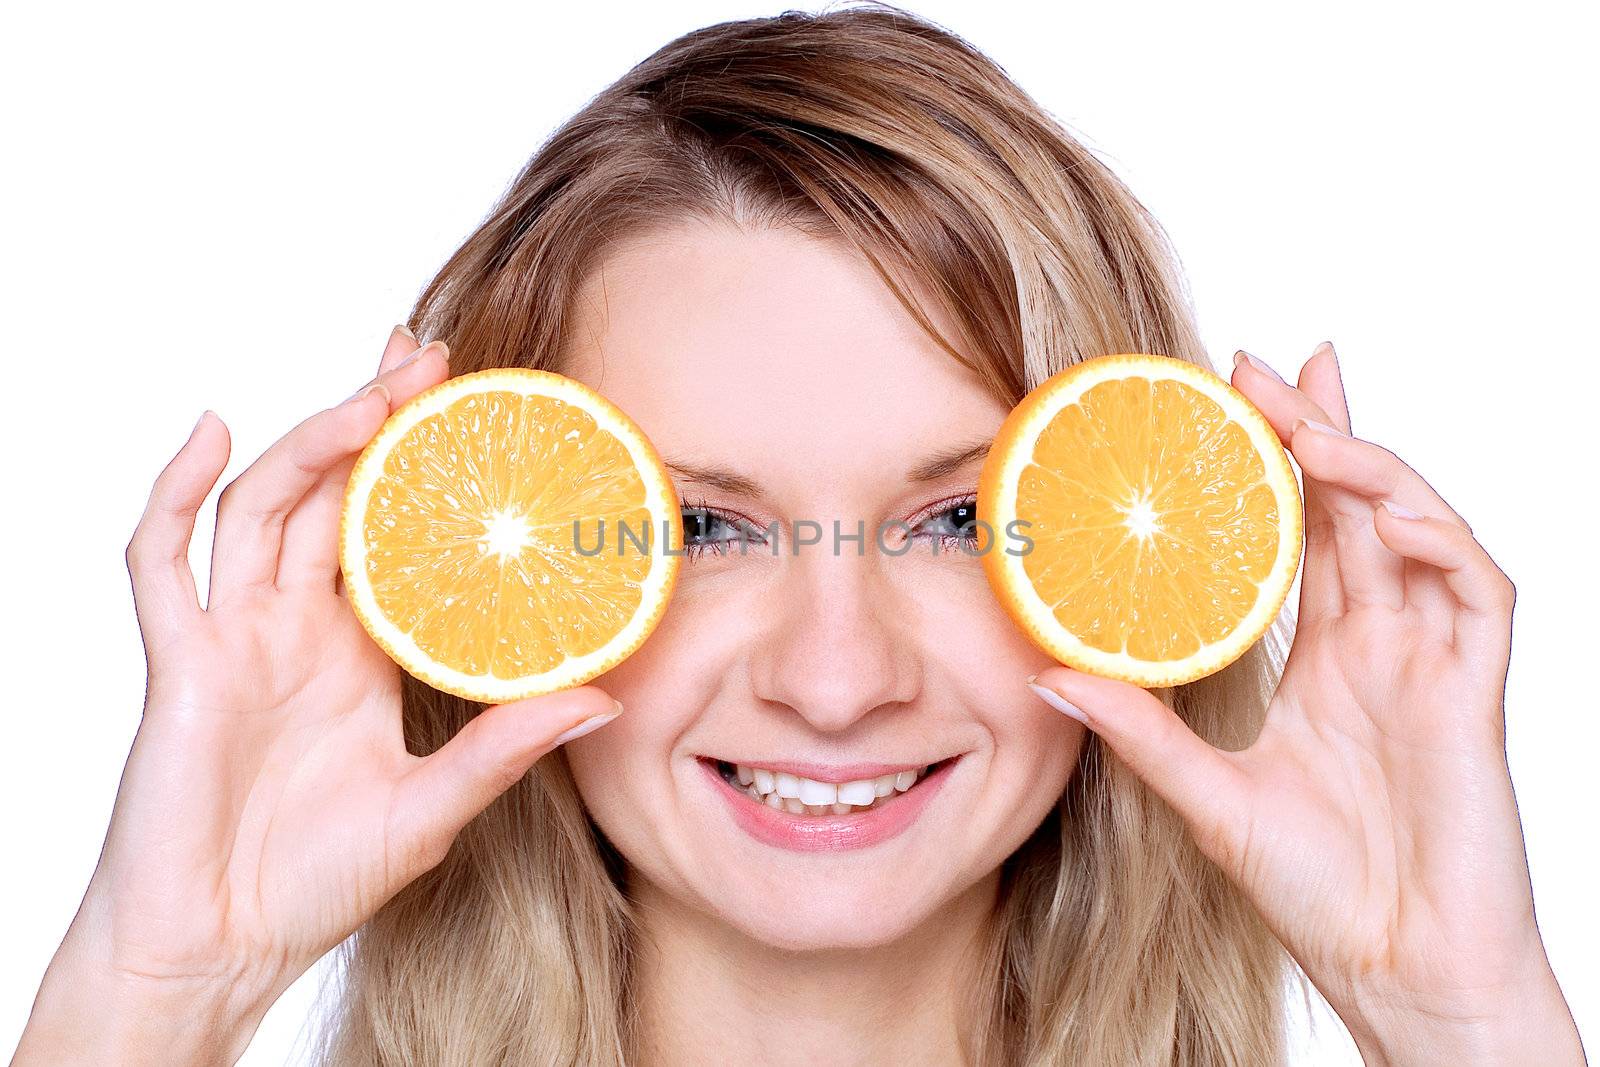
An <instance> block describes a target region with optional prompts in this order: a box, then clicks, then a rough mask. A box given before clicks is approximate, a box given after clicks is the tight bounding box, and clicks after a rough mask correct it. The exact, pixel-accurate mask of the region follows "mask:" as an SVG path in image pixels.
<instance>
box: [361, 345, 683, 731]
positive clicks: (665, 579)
mask: <svg viewBox="0 0 1600 1067" xmlns="http://www.w3.org/2000/svg"><path fill="white" fill-rule="evenodd" d="M575 523H576V524H577V525H576V527H575V525H574V524H575ZM339 542H340V545H339V552H340V568H341V570H342V572H343V575H344V581H345V589H346V592H347V595H348V597H349V601H350V605H351V607H352V609H353V610H354V611H355V614H356V616H357V617H358V618H359V619H360V620H361V623H362V625H363V626H364V627H365V628H366V630H367V632H368V633H369V634H371V635H372V638H373V640H375V641H376V642H377V643H378V645H379V646H381V647H382V648H383V649H384V651H385V652H387V653H388V654H389V656H390V657H391V658H393V659H394V660H395V661H396V662H397V663H399V664H400V665H401V666H402V667H403V668H405V670H407V671H409V672H410V673H411V674H412V675H414V676H416V677H417V678H420V679H421V680H422V681H424V682H427V683H428V684H429V685H431V686H433V687H434V688H436V689H441V690H443V691H445V692H448V693H454V694H456V695H458V696H462V697H465V698H467V699H470V700H477V701H482V702H484V703H503V702H506V701H511V700H518V699H521V698H523V697H528V696H533V695H536V694H539V693H547V692H552V691H554V690H557V689H565V688H568V687H571V686H576V685H581V684H583V683H584V682H587V681H589V680H590V679H592V678H594V677H596V676H598V675H600V674H602V673H604V672H605V671H608V670H610V669H611V668H612V667H614V666H616V665H617V664H618V663H620V662H622V660H623V659H625V658H626V657H627V656H628V655H630V654H631V653H632V652H633V651H634V650H636V649H637V648H638V647H639V646H640V645H641V644H643V643H644V640H645V638H646V637H648V636H649V635H650V632H651V631H652V630H653V629H654V628H655V626H656V624H657V622H659V621H660V619H661V616H662V613H663V612H664V611H665V608H666V604H667V600H668V599H669V597H670V596H671V593H672V589H673V586H674V584H675V582H676V580H677V575H678V566H679V562H680V558H681V557H680V555H678V554H677V551H678V550H681V547H682V543H683V527H682V516H681V513H680V510H679V505H678V497H677V492H676V490H675V489H674V488H673V485H672V480H671V478H670V476H669V475H668V473H667V470H666V467H665V466H664V465H663V463H662V462H661V459H660V457H658V456H657V454H656V452H655V450H654V448H653V447H652V446H651V445H650V443H649V442H648V441H647V440H646V439H645V437H644V434H643V433H641V432H640V430H639V428H638V427H637V426H636V425H635V424H634V423H633V421H632V420H631V419H629V418H628V416H627V415H625V414H623V412H622V411H620V410H619V409H618V408H617V407H616V406H615V405H613V404H612V403H611V402H610V401H608V400H606V399H605V398H604V397H603V396H601V395H600V394H599V393H597V392H595V391H594V390H592V389H590V388H588V387H587V386H585V385H583V384H581V383H579V382H577V381H575V380H573V379H571V378H567V377H564V376H562V375H559V374H554V373H551V372H548V371H536V370H524V369H514V368H502V369H492V370H485V371H478V372H475V373H470V374H463V375H459V376H457V377H455V378H451V379H448V380H446V381H444V382H442V383H440V384H439V385H436V386H434V387H433V388H431V389H428V390H427V391H425V392H423V393H421V394H419V395H418V396H415V397H413V398H412V399H411V400H410V401H408V402H407V403H405V404H404V405H402V406H401V407H400V408H399V409H398V410H397V411H395V412H394V413H393V414H392V415H390V416H389V419H388V420H387V421H386V422H385V423H384V424H383V426H382V427H381V428H380V429H379V431H378V433H377V435H376V436H375V437H374V438H373V440H372V441H371V442H370V443H369V444H368V445H367V447H366V449H365V450H364V451H363V452H362V453H361V455H360V457H359V458H358V459H357V461H356V465H355V468H354V470H353V471H352V472H351V475H350V480H349V482H348V483H347V486H346V489H345V498H344V506H343V511H342V514H341V517H340V532H339ZM668 546H670V548H671V549H672V550H673V551H668V550H667V548H668Z"/></svg>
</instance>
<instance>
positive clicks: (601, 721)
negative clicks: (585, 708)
mask: <svg viewBox="0 0 1600 1067" xmlns="http://www.w3.org/2000/svg"><path fill="white" fill-rule="evenodd" d="M616 705H617V710H616V711H609V712H606V713H605V714H604V715H594V716H591V717H590V718H587V719H585V720H583V721H582V722H580V723H579V724H578V725H576V726H574V727H573V728H572V729H570V730H568V731H567V732H566V733H564V734H562V735H561V736H560V737H558V738H556V739H555V744H557V745H564V744H566V743H567V742H568V741H573V740H576V739H577V738H580V737H582V736H583V735H584V734H587V733H593V732H594V731H595V730H598V729H600V727H602V726H604V725H605V724H606V723H608V722H610V721H611V720H612V719H615V718H616V717H617V716H618V715H621V714H622V703H621V702H620V701H617V702H616Z"/></svg>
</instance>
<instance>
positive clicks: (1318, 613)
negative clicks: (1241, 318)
mask: <svg viewBox="0 0 1600 1067" xmlns="http://www.w3.org/2000/svg"><path fill="white" fill-rule="evenodd" d="M1332 360H1333V352H1332V346H1331V345H1329V346H1328V347H1327V348H1323V347H1322V346H1318V351H1316V352H1313V353H1312V355H1311V358H1310V359H1308V360H1307V361H1306V364H1305V366H1303V367H1301V369H1300V380H1301V381H1302V382H1303V383H1305V384H1307V385H1311V384H1315V386H1316V392H1315V393H1314V394H1313V393H1312V392H1309V391H1307V390H1299V391H1298V392H1299V400H1298V401H1297V402H1296V406H1295V407H1294V408H1293V409H1292V410H1295V411H1306V410H1315V411H1318V412H1321V413H1322V414H1323V415H1326V417H1327V419H1328V420H1340V419H1341V416H1342V421H1336V424H1337V425H1343V426H1348V425H1349V412H1348V411H1347V410H1346V408H1345V402H1344V387H1343V385H1341V384H1338V382H1337V379H1338V371H1337V368H1335V369H1334V371H1333V373H1332V375H1331V376H1330V374H1329V371H1328V370H1327V364H1328V363H1329V362H1331V361H1332ZM1330 377H1331V378H1333V379H1334V382H1333V388H1332V389H1331V388H1330V383H1329V379H1330ZM1233 385H1234V387H1235V388H1236V389H1238V390H1239V391H1240V392H1242V393H1244V394H1245V397H1246V399H1248V400H1249V401H1250V402H1251V403H1252V404H1253V405H1255V406H1256V408H1257V409H1258V410H1260V411H1261V412H1262V414H1263V415H1266V416H1267V420H1268V422H1269V423H1270V424H1271V425H1272V426H1273V428H1274V429H1275V430H1277V431H1278V436H1279V437H1280V438H1283V440H1284V444H1285V445H1287V444H1288V438H1287V435H1286V434H1285V433H1284V427H1283V426H1281V425H1280V423H1281V421H1282V420H1281V414H1280V418H1279V419H1278V420H1276V421H1274V419H1273V417H1272V414H1270V412H1272V411H1279V412H1280V413H1281V409H1282V408H1283V397H1284V395H1285V391H1287V394H1288V395H1290V396H1293V395H1294V394H1296V392H1297V391H1296V390H1295V389H1294V388H1292V387H1291V386H1289V385H1288V383H1286V382H1285V381H1284V380H1283V378H1282V377H1281V376H1279V374H1278V372H1277V371H1275V370H1273V369H1272V368H1271V367H1270V366H1268V365H1267V364H1266V363H1263V362H1262V361H1261V360H1259V359H1257V358H1256V357H1255V356H1252V355H1251V354H1250V353H1248V352H1246V351H1244V350H1243V349H1240V350H1239V351H1237V352H1235V353H1234V354H1233ZM1334 389H1336V390H1337V394H1338V395H1337V399H1336V400H1335V399H1334V398H1333V396H1332V392H1333V390H1334ZM1330 403H1331V404H1332V409H1331V410H1330V408H1329V406H1328V405H1329V404H1330ZM1335 412H1338V414H1335ZM1295 417H1296V418H1298V417H1300V416H1299V415H1296V416H1295ZM1288 428H1289V429H1290V430H1291V431H1292V429H1293V423H1292V422H1291V423H1290V425H1289V427H1288ZM1296 460H1297V461H1298V457H1296ZM1326 495H1327V490H1326V489H1325V488H1324V487H1323V486H1321V485H1318V484H1317V483H1316V482H1314V481H1313V480H1312V479H1311V478H1310V477H1309V476H1308V477H1305V478H1304V479H1303V485H1302V486H1301V497H1302V502H1303V505H1304V517H1305V542H1306V547H1305V561H1304V563H1303V564H1302V565H1301V569H1300V604H1299V607H1298V609H1297V610H1296V618H1297V619H1299V620H1301V621H1302V622H1307V623H1309V622H1311V621H1312V620H1314V619H1318V618H1324V619H1326V618H1336V617H1337V616H1339V615H1342V614H1344V610H1345V603H1344V580H1343V578H1342V577H1341V576H1340V574H1339V557H1338V552H1337V550H1336V548H1335V546H1334V525H1333V515H1332V514H1331V512H1330V511H1329V509H1328V506H1327V504H1326V502H1325V500H1324V497H1325V496H1326Z"/></svg>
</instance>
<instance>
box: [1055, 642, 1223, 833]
mask: <svg viewBox="0 0 1600 1067" xmlns="http://www.w3.org/2000/svg"><path fill="white" fill-rule="evenodd" d="M1028 687H1029V688H1030V689H1032V690H1033V691H1034V692H1035V693H1037V694H1038V695H1039V698H1040V699H1041V700H1043V701H1044V702H1045V703H1046V704H1048V705H1050V706H1051V707H1052V708H1055V709H1056V710H1057V711H1059V712H1061V713H1062V714H1064V715H1068V716H1070V717H1072V718H1074V719H1077V720H1078V721H1079V722H1081V723H1083V724H1084V725H1085V726H1087V727H1088V728H1089V729H1090V730H1093V731H1094V733H1095V734H1096V735H1097V736H1098V737H1099V738H1100V740H1102V741H1104V742H1105V743H1106V745H1107V747H1109V748H1110V749H1111V751H1112V752H1113V753H1115V754H1116V756H1117V758H1118V759H1120V760H1121V761H1122V762H1123V763H1125V764H1127V765H1128V769H1129V770H1131V771H1133V773H1134V774H1135V775H1136V776H1138V778H1139V779H1140V780H1141V781H1143V782H1144V783H1145V785H1147V786H1149V787H1150V789H1151V790H1152V791H1153V792H1154V793H1155V794H1156V795H1157V796H1159V797H1160V798H1161V799H1162V800H1164V801H1166V802H1167V804H1169V805H1170V806H1171V807H1172V809H1173V810H1174V811H1176V812H1177V813H1178V815H1179V816H1180V817H1181V818H1182V819H1183V820H1184V821H1185V822H1187V823H1189V825H1190V827H1191V828H1193V829H1194V830H1195V831H1196V836H1197V838H1199V843H1200V844H1201V845H1202V847H1207V846H1209V845H1212V844H1216V843H1219V842H1221V841H1223V840H1226V838H1227V835H1228V833H1229V831H1230V830H1231V829H1233V828H1235V827H1238V826H1241V825H1243V821H1242V818H1241V817H1242V815H1243V806H1244V798H1245V785H1246V782H1245V774H1244V771H1243V770H1241V769H1240V768H1239V765H1238V764H1237V763H1236V762H1235V761H1234V759H1233V757H1232V755H1231V753H1228V752H1225V751H1223V750H1222V749H1220V748H1217V747H1216V746H1214V745H1212V744H1211V743H1210V742H1208V741H1206V740H1205V739H1204V738H1202V737H1200V736H1199V735H1198V734H1196V733H1195V732H1194V731H1193V730H1191V729H1189V726H1188V724H1187V723H1185V722H1184V721H1183V720H1182V719H1181V718H1179V717H1178V715H1177V713H1176V712H1174V711H1173V710H1172V709H1171V708H1169V707H1167V705H1165V704H1163V703H1162V702H1161V701H1160V700H1159V699H1157V698H1156V696H1155V694H1154V693H1151V692H1150V691H1149V690H1147V689H1142V688H1140V687H1139V686H1137V685H1133V684H1131V683H1129V682H1123V681H1119V680H1118V679H1115V678H1105V677H1102V676H1100V675H1097V674H1090V673H1087V672H1085V671H1078V670H1073V669H1072V668H1070V667H1049V668H1047V669H1045V670H1042V671H1040V672H1039V673H1038V674H1036V675H1034V676H1033V677H1031V678H1029V679H1028ZM1207 851H1209V848H1207Z"/></svg>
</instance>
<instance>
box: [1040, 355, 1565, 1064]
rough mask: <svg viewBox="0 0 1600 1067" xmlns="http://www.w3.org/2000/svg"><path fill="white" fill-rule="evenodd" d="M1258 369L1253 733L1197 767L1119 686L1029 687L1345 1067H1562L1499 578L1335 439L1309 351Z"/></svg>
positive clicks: (1047, 676)
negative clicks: (1287, 510) (1059, 714)
mask: <svg viewBox="0 0 1600 1067" xmlns="http://www.w3.org/2000/svg"><path fill="white" fill-rule="evenodd" d="M1263 368H1264V364H1255V363H1251V362H1250V361H1249V360H1248V359H1238V360H1237V365H1236V366H1235V368H1234V373H1233V382H1234V386H1235V388H1237V389H1238V390H1239V391H1240V392H1242V393H1243V394H1244V395H1245V396H1246V397H1248V398H1249V399H1250V401H1251V403H1253V404H1254V405H1256V407H1258V408H1259V409H1260V410H1261V411H1262V413H1263V414H1265V415H1266V417H1267V419H1268V420H1269V421H1270V422H1271V423H1272V425H1273V427H1274V428H1275V429H1276V430H1277V431H1278V434H1279V436H1280V437H1281V438H1282V440H1283V441H1284V443H1285V444H1286V445H1287V446H1288V447H1289V449H1290V450H1291V452H1292V453H1293V455H1294V457H1295V459H1296V461H1297V462H1298V463H1299V465H1300V468H1301V471H1302V474H1303V481H1304V499H1305V529H1306V555H1305V562H1304V569H1303V571H1302V572H1301V576H1300V580H1301V595H1300V604H1299V612H1298V625H1297V628H1296V634H1295V638H1294V642H1293V645H1292V646H1291V649H1290V652H1289V657H1288V660H1287V662H1286V663H1285V665H1284V673H1283V678H1282V681H1281V683H1280V685H1279V687H1278V689H1277V692H1276V693H1275V694H1274V696H1273V698H1272V701H1271V704H1270V705H1269V707H1268V711H1267V717H1266V722H1265V724H1264V726H1263V729H1262V731H1261V734H1260V736H1259V737H1258V739H1257V740H1256V741H1255V742H1254V743H1253V744H1251V745H1250V746H1249V747H1248V748H1246V749H1244V750H1242V751H1238V752H1227V751H1224V750H1221V749H1218V748H1216V747H1214V746H1212V745H1210V744H1208V743H1207V742H1205V741H1203V740H1202V739H1201V738H1199V737H1198V736H1196V735H1195V734H1194V732H1193V731H1191V730H1190V729H1189V728H1188V726H1186V725H1185V724H1184V723H1183V722H1182V720H1180V719H1179V717H1178V716H1177V715H1176V714H1174V713H1173V711H1172V710H1171V709H1170V708H1169V707H1168V706H1167V705H1166V704H1164V703H1163V702H1162V701H1161V700H1159V699H1158V698H1157V696H1156V695H1155V693H1153V692H1150V691H1147V690H1145V689H1142V688H1140V687H1138V686H1134V685H1130V684H1128V683H1126V682H1121V681H1116V680H1113V679H1108V678H1103V677H1100V676H1097V675H1093V674H1088V673H1084V672H1080V671H1076V670H1072V669H1069V668H1066V667H1052V668H1049V669H1048V670H1045V671H1042V672H1041V673H1040V674H1039V676H1038V678H1037V679H1036V681H1037V683H1038V684H1041V685H1043V686H1046V687H1048V689H1050V690H1052V691H1054V693H1056V694H1058V695H1059V697H1061V698H1065V700H1066V701H1067V702H1069V703H1070V705H1072V706H1075V708H1076V709H1077V710H1080V711H1081V712H1082V713H1083V714H1082V715H1081V720H1082V721H1084V722H1085V724H1086V725H1087V726H1088V727H1089V728H1090V729H1092V730H1094V732H1095V733H1096V734H1098V735H1099V736H1100V737H1101V738H1102V740H1104V741H1105V743H1106V744H1107V745H1108V746H1109V747H1110V748H1111V749H1112V751H1114V752H1115V753H1116V754H1117V756H1118V757H1119V758H1120V759H1122V760H1123V762H1125V763H1126V764H1128V766H1129V767H1130V768H1131V769H1132V770H1133V771H1134V772H1135V773H1136V774H1137V775H1139V777H1140V778H1141V779H1143V780H1144V781H1145V782H1146V783H1147V784H1148V785H1149V786H1150V787H1151V788H1152V789H1153V790H1154V791H1155V792H1156V793H1157V794H1159V795H1160V796H1162V797H1163V798H1164V799H1165V800H1166V801H1167V802H1168V803H1169V804H1171V805H1172V807H1173V808H1174V809H1175V810H1176V811H1177V812H1178V814H1179V815H1180V816H1181V817H1183V819H1184V820H1185V821H1186V822H1187V823H1188V825H1189V826H1190V828H1191V831H1192V832H1193V834H1194V836H1195V839H1196V841H1197V843H1198V844H1199V847H1200V849H1201V851H1202V852H1204V853H1205V854H1206V855H1207V856H1208V857H1209V858H1210V859H1211V860H1212V861H1214V862H1215V863H1217V864H1218V865H1219V866H1220V867H1221V868H1222V869H1223V870H1224V871H1225V872H1226V873H1227V874H1228V875H1229V877H1231V878H1232V879H1233V880H1234V881H1235V882H1236V883H1237V884H1238V885H1239V886H1240V888H1241V889H1242V890H1243V891H1244V892H1245V894H1246V895H1247V896H1248V897H1249V898H1250V899H1251V900H1252V901H1253V903H1254V904H1255V906H1256V908H1257V909H1258V910H1259V911H1260V913H1261V915H1262V917H1263V918H1264V919H1265V921H1266V922H1267V923H1268V925H1269V926H1270V927H1271V928H1272V930H1273V932H1274V933H1275V934H1276V935H1277V936H1278V938H1279V939H1280V940H1281V941H1282V942H1283V944H1284V946H1285V947H1286V948H1287V949H1288V950H1289V952H1290V954H1291V955H1293V956H1294V958H1295V959H1296V960H1297V961H1298V962H1299V963H1300V965H1301V967H1302V968H1303V969H1304V970H1305V972H1306V974H1307V976H1308V977H1309V978H1310V979H1311V981H1312V982H1313V983H1315V985H1316V986H1317V988H1318V989H1319V990H1320V991H1321V992H1322V993H1323V995H1324V996H1326V997H1327V998H1328V1001H1329V1003H1330V1004H1331V1005H1332V1006H1333V1007H1334V1009H1335V1010H1336V1011H1337V1012H1338V1013H1339V1015H1340V1017H1341V1018H1342V1019H1343V1020H1344V1022H1345V1024H1346V1025H1347V1026H1348V1027H1349V1029H1350V1031H1351V1035H1352V1036H1353V1037H1354V1038H1355V1040H1356V1044H1357V1046H1358V1047H1359V1048H1360V1049H1361V1052H1362V1054H1363V1055H1364V1056H1365V1057H1366V1059H1367V1062H1369V1063H1405V1064H1412V1063H1443V1062H1450V1063H1452V1064H1461V1063H1479V1062H1483V1063H1488V1062H1493V1063H1512V1062H1515V1063H1539V1064H1549V1065H1558V1064H1581V1063H1583V1062H1584V1054H1583V1049H1582V1045H1581V1044H1580V1042H1579V1038H1578V1032H1577V1028H1576V1026H1575V1024H1574V1023H1573V1020H1572V1015H1571V1012H1570V1010H1569V1009H1568V1007H1567V1004H1566V1001H1565V999H1564V998H1563V996H1562V994H1561V990H1560V987H1559V986H1558V985H1557V983H1556V980H1555V976H1554V974H1553V973H1552V971H1551V969H1550V965H1549V962H1548V960H1547V958H1546V955H1545V950H1544V944H1543V942H1542V941H1541V939H1540V936H1539V931H1538V928H1537V926H1536V925H1535V923H1534V911H1533V895H1532V890H1531V887H1530V883H1529V878H1528V863H1527V857H1526V852H1525V849H1524V846H1523V840H1522V833H1521V825H1520V823H1519V820H1518V817H1517V806H1516V800H1515V798H1514V796H1513V793H1512V786H1511V778H1510V774H1509V771H1508V769H1507V766H1506V754H1505V681H1506V670H1507V667H1508V665H1509V661H1510V651H1511V613H1512V604H1513V600H1514V596H1515V591H1514V589H1513V587H1512V583H1511V581H1510V580H1509V579H1508V578H1507V577H1506V575H1505V574H1504V573H1503V572H1502V571H1501V570H1500V568H1499V567H1498V566H1496V564H1495V562H1494V561H1493V560H1492V559H1491V558H1490V557H1489V554H1488V553H1487V552H1485V551H1484V549H1483V546H1482V545H1480V544H1478V542H1477V541H1476V540H1475V539H1474V538H1473V535H1472V531H1471V529H1470V528H1469V527H1468V526H1467V523H1466V522H1465V521H1463V520H1462V518H1461V516H1459V515H1457V514H1456V513H1455V511H1454V510H1452V509H1451V507H1450V506H1449V505H1448V504H1446V503H1445V502H1444V500H1443V499H1441V498H1440V496H1439V494H1438V493H1436V492H1434V490H1433V488H1432V487H1431V486H1430V485H1429V484H1428V483H1427V482H1426V481H1424V480H1423V479H1422V477H1421V476H1420V475H1418V474H1417V473H1416V471H1414V470H1412V469H1411V468H1410V467H1408V466H1407V465H1406V464H1405V463H1404V462H1402V461H1401V460H1400V459H1399V458H1397V457H1396V456H1395V455H1394V454H1393V453H1391V452H1390V451H1388V450H1387V449H1385V448H1383V447H1381V446H1379V445H1376V444H1373V443H1372V442H1369V441H1364V440H1362V439H1360V438H1358V437H1352V436H1350V416H1349V413H1348V409H1347V408H1346V404H1345V396H1344V388H1343V385H1342V383H1341V380H1340V376H1339V368H1338V362H1337V360H1336V357H1335V356H1334V352H1333V347H1332V346H1331V345H1328V344H1323V345H1321V346H1319V347H1318V348H1317V350H1316V351H1315V352H1314V353H1313V355H1312V356H1311V358H1310V359H1309V360H1307V361H1306V364H1305V366H1304V367H1302V368H1301V371H1300V375H1299V382H1298V387H1292V386H1290V385H1288V384H1287V383H1285V382H1283V381H1282V380H1281V379H1280V378H1278V376H1277V375H1276V374H1275V373H1273V372H1272V371H1271V370H1267V369H1263ZM1305 420H1313V422H1309V423H1308V422H1307V421H1305ZM1314 422H1321V423H1323V424H1326V425H1331V427H1333V428H1332V429H1331V430H1322V429H1318V428H1317V427H1316V426H1315V425H1314ZM1382 501H1389V502H1391V503H1393V504H1396V505H1399V510H1398V511H1397V512H1394V513H1391V511H1390V510H1388V508H1387V507H1385V506H1384V505H1383V503H1382ZM1406 509H1409V510H1410V511H1412V512H1416V513H1420V515H1421V517H1420V518H1410V517H1403V516H1405V515H1406ZM1052 703H1056V704H1057V705H1058V706H1059V701H1052ZM1062 710H1067V709H1062ZM1069 714H1071V711H1069ZM1074 717H1080V716H1076V715H1075V716H1074Z"/></svg>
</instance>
